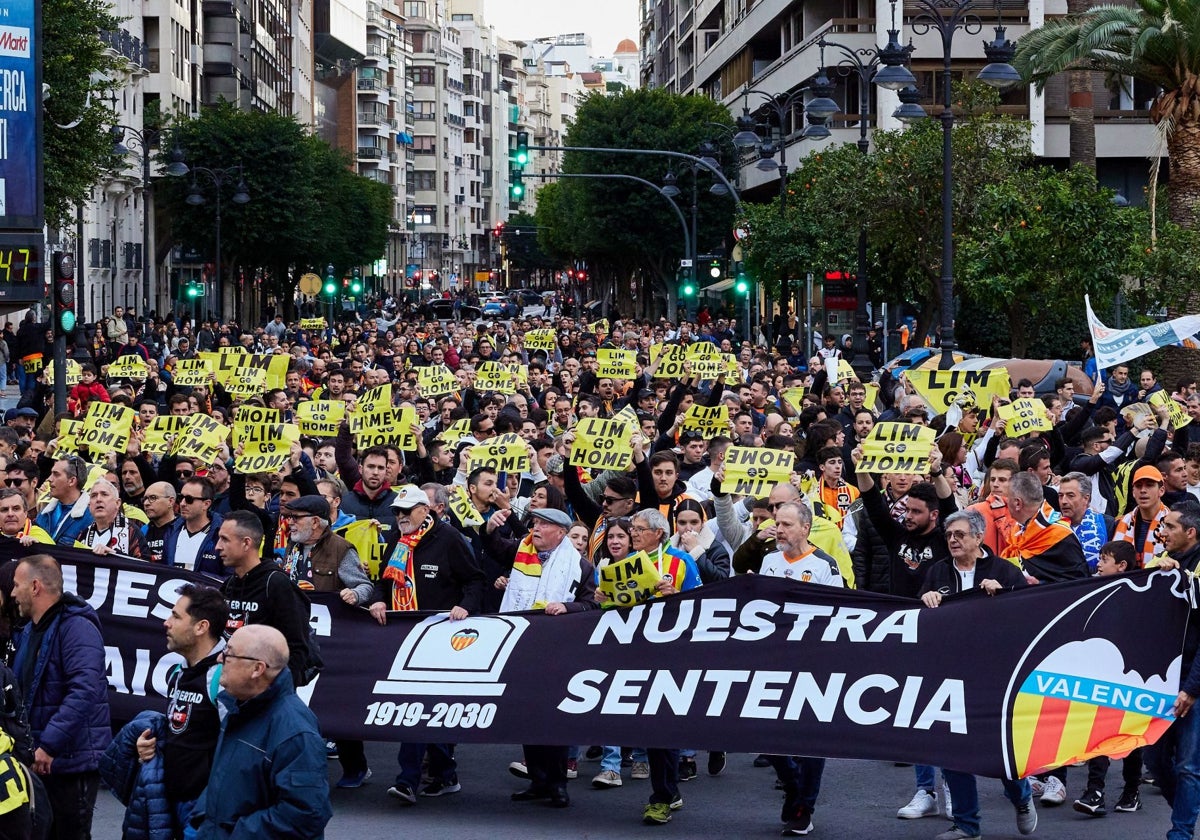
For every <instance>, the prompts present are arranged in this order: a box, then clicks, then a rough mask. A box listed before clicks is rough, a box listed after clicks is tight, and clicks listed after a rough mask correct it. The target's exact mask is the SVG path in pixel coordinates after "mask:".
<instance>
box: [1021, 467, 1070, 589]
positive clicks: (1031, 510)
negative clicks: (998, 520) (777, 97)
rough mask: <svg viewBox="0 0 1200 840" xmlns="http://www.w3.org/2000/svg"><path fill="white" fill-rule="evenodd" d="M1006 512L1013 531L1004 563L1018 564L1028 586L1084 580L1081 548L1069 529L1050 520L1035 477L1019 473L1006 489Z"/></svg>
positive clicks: (1039, 480) (1055, 520) (1028, 473)
mask: <svg viewBox="0 0 1200 840" xmlns="http://www.w3.org/2000/svg"><path fill="white" fill-rule="evenodd" d="M1008 512H1009V515H1010V516H1012V518H1013V520H1014V521H1015V522H1016V529H1015V530H1014V531H1013V534H1012V537H1011V538H1010V539H1009V542H1008V553H1007V555H1006V557H1005V559H1007V560H1013V561H1015V562H1019V563H1020V564H1021V568H1022V570H1023V571H1024V572H1025V576H1026V577H1028V578H1030V583H1035V582H1036V583H1058V582H1059V581H1064V580H1078V579H1079V578H1085V577H1087V576H1088V566H1087V561H1086V560H1084V559H1083V547H1082V546H1080V544H1079V539H1078V538H1077V537H1076V536H1075V534H1074V533H1073V532H1072V531H1071V529H1070V528H1069V527H1068V526H1067V524H1066V523H1064V522H1063V521H1062V520H1059V519H1051V515H1052V513H1053V511H1051V510H1047V506H1046V505H1045V496H1044V495H1043V494H1042V482H1041V479H1039V478H1038V477H1037V475H1036V474H1034V473H1031V472H1019V473H1017V474H1016V475H1014V476H1013V477H1012V481H1011V482H1009V485H1008Z"/></svg>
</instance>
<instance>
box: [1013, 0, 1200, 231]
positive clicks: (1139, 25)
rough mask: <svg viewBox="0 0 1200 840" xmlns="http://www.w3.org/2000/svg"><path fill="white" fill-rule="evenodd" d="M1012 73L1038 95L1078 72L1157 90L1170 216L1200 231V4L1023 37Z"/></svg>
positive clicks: (1159, 3)
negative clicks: (1096, 73) (1054, 80)
mask: <svg viewBox="0 0 1200 840" xmlns="http://www.w3.org/2000/svg"><path fill="white" fill-rule="evenodd" d="M1013 65H1014V66H1015V67H1016V68H1017V70H1018V71H1019V72H1020V73H1021V75H1022V76H1023V77H1024V78H1025V79H1027V80H1029V81H1032V82H1033V83H1034V85H1035V86H1036V87H1037V89H1038V91H1039V92H1040V91H1042V90H1043V89H1044V88H1045V84H1046V80H1047V79H1049V78H1050V77H1051V76H1054V75H1056V74H1058V73H1062V72H1064V71H1068V70H1072V69H1075V68H1076V67H1078V66H1082V67H1084V68H1086V69H1088V70H1093V71H1100V72H1104V73H1108V74H1111V75H1116V76H1131V77H1133V78H1135V79H1138V80H1140V81H1143V82H1148V83H1150V84H1152V85H1155V86H1157V87H1158V88H1159V89H1160V92H1159V94H1158V96H1157V97H1156V98H1155V100H1154V103H1153V105H1152V106H1151V108H1150V118H1151V119H1152V120H1153V121H1154V124H1155V125H1156V126H1157V127H1158V130H1159V133H1160V135H1161V136H1162V138H1163V140H1164V141H1165V143H1166V147H1167V153H1168V155H1169V161H1168V165H1169V167H1170V168H1169V170H1168V171H1169V173H1170V184H1171V189H1170V191H1169V196H1168V214H1169V216H1170V218H1171V221H1173V222H1175V223H1176V224H1178V225H1180V226H1182V227H1185V228H1196V227H1200V217H1198V215H1197V214H1198V212H1200V3H1196V2H1194V0H1137V7H1136V8H1131V7H1126V6H1097V7H1095V8H1093V9H1091V10H1089V11H1087V12H1084V13H1082V14H1073V15H1068V16H1067V17H1065V18H1062V19H1060V20H1056V21H1052V22H1050V23H1047V24H1046V25H1045V26H1043V27H1041V28H1039V29H1035V30H1033V31H1031V32H1029V33H1028V34H1026V35H1025V36H1024V37H1022V38H1021V39H1020V41H1019V42H1018V43H1017V55H1016V58H1015V59H1014V61H1013Z"/></svg>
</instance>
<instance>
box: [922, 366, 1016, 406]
mask: <svg viewBox="0 0 1200 840" xmlns="http://www.w3.org/2000/svg"><path fill="white" fill-rule="evenodd" d="M904 376H905V378H906V379H908V382H909V384H910V385H912V386H913V390H915V391H916V392H917V394H918V395H919V396H920V397H921V399H923V400H925V402H927V403H929V404H930V405H931V406H933V413H934V414H944V413H945V412H946V409H948V408H950V406H952V405H953V404H954V402H955V400H957V399H958V398H959V396H963V397H964V398H965V401H966V402H967V403H968V404H969V405H973V406H976V407H978V408H981V409H983V410H985V411H988V410H990V409H991V407H992V397H999V398H1000V399H1002V400H1006V399H1008V392H1009V390H1011V388H1012V380H1011V379H1010V378H1009V376H1008V371H1007V370H1006V369H1004V368H993V369H991V370H908V371H905V372H904Z"/></svg>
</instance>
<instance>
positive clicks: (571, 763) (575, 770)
mask: <svg viewBox="0 0 1200 840" xmlns="http://www.w3.org/2000/svg"><path fill="white" fill-rule="evenodd" d="M567 778H568V779H577V778H579V759H577V758H568V759H567Z"/></svg>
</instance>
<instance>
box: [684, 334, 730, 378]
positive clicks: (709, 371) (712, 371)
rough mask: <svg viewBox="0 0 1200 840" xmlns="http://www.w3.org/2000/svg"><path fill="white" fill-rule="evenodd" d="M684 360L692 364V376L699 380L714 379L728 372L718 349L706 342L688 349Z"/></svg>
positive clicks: (727, 367) (727, 366)
mask: <svg viewBox="0 0 1200 840" xmlns="http://www.w3.org/2000/svg"><path fill="white" fill-rule="evenodd" d="M685 358H686V359H687V361H689V362H691V363H692V375H693V376H698V377H700V378H701V379H716V378H717V377H720V376H723V375H725V374H726V373H728V371H729V365H728V364H727V363H726V362H725V359H724V357H723V354H722V353H721V350H720V348H719V347H717V345H715V344H711V343H709V342H707V341H702V342H699V343H697V344H693V345H691V346H690V347H688V349H687V352H686V353H685Z"/></svg>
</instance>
